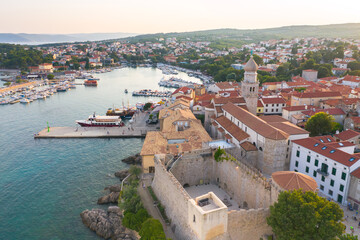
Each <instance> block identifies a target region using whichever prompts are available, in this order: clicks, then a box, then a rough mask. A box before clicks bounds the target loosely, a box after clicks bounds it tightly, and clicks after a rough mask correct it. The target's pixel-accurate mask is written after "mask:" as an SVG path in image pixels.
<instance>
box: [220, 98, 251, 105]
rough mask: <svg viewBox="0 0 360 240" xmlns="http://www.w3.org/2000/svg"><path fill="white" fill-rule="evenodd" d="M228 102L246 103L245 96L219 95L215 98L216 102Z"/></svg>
mask: <svg viewBox="0 0 360 240" xmlns="http://www.w3.org/2000/svg"><path fill="white" fill-rule="evenodd" d="M228 102H231V103H234V104H246V102H245V99H244V98H243V97H236V98H233V97H218V98H214V103H215V104H226V103H228Z"/></svg>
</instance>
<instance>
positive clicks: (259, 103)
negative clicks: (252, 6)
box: [257, 100, 264, 108]
mask: <svg viewBox="0 0 360 240" xmlns="http://www.w3.org/2000/svg"><path fill="white" fill-rule="evenodd" d="M257 107H258V108H263V107H264V105H263V104H262V102H261V101H260V100H258V102H257Z"/></svg>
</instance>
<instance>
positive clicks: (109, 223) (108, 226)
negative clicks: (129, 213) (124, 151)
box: [80, 154, 141, 240]
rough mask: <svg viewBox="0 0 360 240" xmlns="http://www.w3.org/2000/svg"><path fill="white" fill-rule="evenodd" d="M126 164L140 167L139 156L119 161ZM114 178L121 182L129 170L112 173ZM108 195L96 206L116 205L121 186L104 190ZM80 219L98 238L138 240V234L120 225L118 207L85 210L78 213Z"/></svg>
mask: <svg viewBox="0 0 360 240" xmlns="http://www.w3.org/2000/svg"><path fill="white" fill-rule="evenodd" d="M121 161H122V162H124V163H127V164H134V165H140V164H141V156H140V154H136V155H134V156H130V157H127V158H124V159H123V160H121ZM114 175H115V177H117V178H119V179H120V181H122V180H123V179H124V178H125V177H127V176H128V175H129V170H128V169H124V170H121V171H118V172H115V173H114ZM104 190H108V191H109V193H108V194H106V195H105V196H103V197H100V198H99V199H98V201H97V204H99V205H103V204H115V203H116V204H117V203H118V199H119V195H120V190H121V184H116V185H112V186H108V187H106V188H104ZM80 217H81V220H82V222H83V223H84V225H85V226H87V227H88V228H90V229H91V230H92V231H94V232H95V233H96V234H97V235H98V236H100V237H102V238H104V239H112V240H138V239H140V236H139V234H138V233H137V232H136V231H134V230H131V229H128V228H126V227H124V226H123V225H122V219H123V213H122V211H121V209H120V208H119V207H118V206H109V207H108V209H107V210H103V209H92V210H88V209H86V210H85V211H83V212H82V213H80Z"/></svg>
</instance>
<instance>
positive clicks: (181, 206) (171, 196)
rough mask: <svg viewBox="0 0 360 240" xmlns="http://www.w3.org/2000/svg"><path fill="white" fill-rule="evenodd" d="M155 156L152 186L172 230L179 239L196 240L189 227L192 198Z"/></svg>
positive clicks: (157, 156)
mask: <svg viewBox="0 0 360 240" xmlns="http://www.w3.org/2000/svg"><path fill="white" fill-rule="evenodd" d="M160 157H165V155H156V156H155V161H154V162H155V169H156V170H155V175H154V180H153V182H152V184H151V186H152V188H153V190H154V192H155V194H156V196H157V197H158V199H159V200H160V201H161V203H162V205H163V206H165V211H166V215H167V216H168V218H169V219H170V220H171V229H172V230H173V232H174V233H175V235H176V237H177V238H178V239H184V240H196V239H197V238H196V237H195V235H194V233H193V232H192V231H191V229H190V228H189V227H188V226H187V222H188V201H189V199H190V196H189V195H188V193H187V192H186V191H185V190H184V189H183V187H182V186H181V184H180V183H179V181H178V180H177V179H176V178H175V177H174V175H173V174H172V173H171V172H168V171H166V169H165V167H164V165H163V164H162V163H161V162H160V160H159V158H160Z"/></svg>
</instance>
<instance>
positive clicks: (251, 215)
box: [152, 152, 279, 240]
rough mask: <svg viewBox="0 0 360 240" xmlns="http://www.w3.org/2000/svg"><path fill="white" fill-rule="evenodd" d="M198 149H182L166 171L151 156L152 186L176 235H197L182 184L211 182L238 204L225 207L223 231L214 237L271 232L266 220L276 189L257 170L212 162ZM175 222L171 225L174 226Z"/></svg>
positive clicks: (251, 236)
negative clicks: (225, 222) (179, 156)
mask: <svg viewBox="0 0 360 240" xmlns="http://www.w3.org/2000/svg"><path fill="white" fill-rule="evenodd" d="M204 153H205V152H202V154H199V153H197V152H193V153H185V154H183V156H182V157H181V158H180V159H179V160H178V161H177V162H176V163H175V164H174V165H173V166H172V168H171V170H170V171H167V170H166V168H165V167H164V165H163V164H162V163H161V162H160V159H161V157H164V156H161V155H157V156H156V157H155V159H156V160H155V168H156V170H155V177H154V181H153V184H152V185H153V188H154V191H155V193H156V195H157V196H158V197H159V199H160V201H161V202H162V204H163V205H164V206H165V208H166V213H167V215H168V217H169V218H170V219H171V221H172V228H173V229H174V228H175V234H176V236H178V237H179V239H194V240H195V239H199V238H198V237H197V236H196V234H195V233H194V231H192V230H191V229H190V227H189V224H188V222H187V221H189V220H188V219H189V216H188V214H189V213H188V210H187V202H188V201H189V200H190V199H191V197H190V196H189V195H188V193H187V192H186V191H185V189H184V188H183V186H184V185H185V186H193V185H199V184H207V183H212V184H216V185H218V186H219V187H220V188H222V189H223V190H224V191H225V192H227V194H229V195H230V197H232V198H233V199H234V200H235V201H236V202H237V203H238V205H239V206H240V207H241V208H240V209H239V210H232V211H228V223H227V232H226V234H224V235H222V236H218V237H217V238H216V239H237V240H248V239H259V238H260V237H262V236H265V235H271V234H272V232H271V228H270V227H269V226H268V225H267V224H266V217H267V216H268V215H269V206H270V205H271V204H272V203H274V202H275V201H276V200H277V197H278V193H279V189H278V188H277V187H276V186H275V185H274V184H272V183H271V182H269V181H268V180H266V178H264V177H263V176H262V175H261V173H259V172H257V171H254V170H253V168H251V167H248V166H246V165H245V164H243V163H241V162H239V161H236V162H234V161H223V162H216V161H214V158H213V156H212V155H210V154H207V153H205V154H204ZM174 226H175V227H174Z"/></svg>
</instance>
